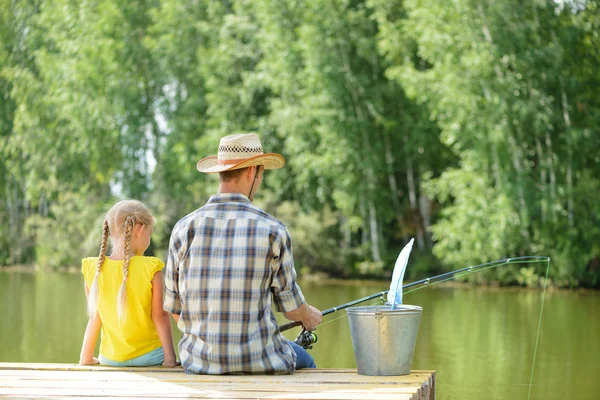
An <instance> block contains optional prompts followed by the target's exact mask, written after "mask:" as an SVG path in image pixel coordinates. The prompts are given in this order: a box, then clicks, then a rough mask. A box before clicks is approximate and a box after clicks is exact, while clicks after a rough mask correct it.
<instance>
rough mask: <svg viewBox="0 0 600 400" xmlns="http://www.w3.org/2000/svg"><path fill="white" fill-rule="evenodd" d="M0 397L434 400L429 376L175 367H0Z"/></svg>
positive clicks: (422, 373) (418, 373)
mask: <svg viewBox="0 0 600 400" xmlns="http://www.w3.org/2000/svg"><path fill="white" fill-rule="evenodd" d="M0 396H10V397H23V398H38V397H44V398H71V397H73V398H75V397H78V398H85V399H96V398H98V399H105V400H106V399H107V398H123V399H144V400H150V399H154V398H164V397H173V398H192V399H205V398H239V399H249V398H264V399H290V398H296V399H307V400H308V399H311V400H312V399H324V398H331V399H340V400H342V399H360V400H365V399H382V400H383V399H385V400H387V399H426V400H432V399H435V373H434V371H414V372H412V373H411V374H410V375H403V376H364V375H358V374H357V373H356V370H350V369H327V370H324V369H321V370H319V369H317V370H301V371H297V372H296V373H295V374H293V375H270V376H267V375H220V376H219V375H187V374H185V373H183V370H182V369H181V368H163V367H155V368H113V367H105V366H97V365H96V366H79V365H73V364H19V363H0Z"/></svg>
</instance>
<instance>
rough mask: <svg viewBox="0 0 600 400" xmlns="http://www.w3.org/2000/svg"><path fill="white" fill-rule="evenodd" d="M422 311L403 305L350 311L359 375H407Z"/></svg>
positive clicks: (368, 307) (370, 307) (415, 307)
mask: <svg viewBox="0 0 600 400" xmlns="http://www.w3.org/2000/svg"><path fill="white" fill-rule="evenodd" d="M422 311H423V309H422V308H421V307H419V306H411V305H406V304H401V305H398V306H396V309H395V310H392V307H391V306H366V307H352V308H348V309H347V310H346V312H347V313H348V322H349V323H350V335H351V336H352V346H353V347H354V357H355V358H356V368H357V369H358V373H359V374H360V375H408V374H410V367H411V365H412V358H413V353H414V351H415V344H416V343H417V333H418V332H419V323H420V322H421V313H422Z"/></svg>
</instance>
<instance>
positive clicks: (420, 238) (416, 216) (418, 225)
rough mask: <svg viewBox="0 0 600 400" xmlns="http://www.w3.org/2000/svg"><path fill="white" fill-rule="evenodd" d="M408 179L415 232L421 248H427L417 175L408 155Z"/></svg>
mask: <svg viewBox="0 0 600 400" xmlns="http://www.w3.org/2000/svg"><path fill="white" fill-rule="evenodd" d="M406 180H407V182H408V200H409V202H410V209H411V214H412V218H413V223H414V226H415V232H416V235H417V246H418V247H419V250H421V251H423V250H424V249H425V241H424V239H423V228H422V226H421V221H420V218H419V206H418V204H417V194H416V187H415V177H414V171H413V166H412V161H411V159H410V157H409V156H408V155H407V156H406Z"/></svg>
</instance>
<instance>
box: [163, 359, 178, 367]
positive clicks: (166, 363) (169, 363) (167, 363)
mask: <svg viewBox="0 0 600 400" xmlns="http://www.w3.org/2000/svg"><path fill="white" fill-rule="evenodd" d="M161 365H162V366H163V367H177V366H179V365H181V363H180V362H179V361H177V360H173V361H167V360H165V361H164V362H163V363H162V364H161Z"/></svg>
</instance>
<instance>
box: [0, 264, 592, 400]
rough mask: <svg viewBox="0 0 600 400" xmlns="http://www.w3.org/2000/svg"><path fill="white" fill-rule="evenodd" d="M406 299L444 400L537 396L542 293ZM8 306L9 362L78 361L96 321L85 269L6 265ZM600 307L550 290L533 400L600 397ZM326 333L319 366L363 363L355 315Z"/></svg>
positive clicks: (478, 291) (433, 292)
mask: <svg viewBox="0 0 600 400" xmlns="http://www.w3.org/2000/svg"><path fill="white" fill-rule="evenodd" d="M388 284H389V283H388ZM385 285H386V282H381V283H374V282H363V283H360V284H351V283H350V284H337V283H331V282H329V283H327V282H312V281H310V282H308V281H307V282H301V286H302V288H303V292H304V294H305V296H306V298H307V300H308V301H309V302H310V303H311V304H313V305H315V306H316V307H319V308H321V309H327V308H330V307H333V306H337V305H340V304H343V303H345V302H348V301H350V300H354V299H357V298H360V297H364V296H367V295H370V294H373V293H377V292H380V291H382V290H385V289H386V287H385ZM404 302H405V303H406V304H415V305H419V306H421V307H423V315H422V319H421V326H420V328H419V336H418V339H417V348H416V350H415V355H414V359H413V366H412V367H413V369H435V370H436V377H437V398H438V399H441V400H445V399H511V400H515V399H527V398H528V395H529V391H530V385H529V383H530V379H531V376H532V375H531V372H532V361H533V358H534V350H535V343H536V336H537V333H538V322H539V316H540V308H541V305H542V292H541V291H533V290H524V289H490V288H470V287H467V288H464V287H463V288H455V287H442V286H439V287H429V288H425V289H422V290H419V291H416V292H414V293H410V294H408V295H406V296H405V299H404ZM372 303H373V302H369V303H366V304H372ZM0 306H1V310H2V322H1V325H0V361H2V362H8V361H12V362H66V363H76V362H77V361H78V359H79V350H80V345H81V339H82V336H83V331H84V329H85V324H86V321H87V318H86V315H85V295H84V294H83V280H82V278H81V276H80V275H79V274H68V273H24V272H4V271H1V272H0ZM599 311H600V293H598V292H593V291H577V292H572V291H549V292H547V293H546V297H545V301H544V313H543V319H542V323H541V327H540V331H539V332H540V333H539V343H538V347H537V355H536V362H535V369H534V374H533V384H532V385H531V398H532V399H564V398H569V399H598V398H600V379H599V378H600V363H599V356H600V312H599ZM281 321H283V320H281ZM174 329H175V330H176V328H174ZM297 332H298V330H297V329H295V330H293V331H289V332H287V333H286V336H288V338H290V339H293V338H294V335H295V334H297ZM176 333H177V332H176ZM316 333H317V334H318V336H319V340H318V343H316V344H315V346H314V349H313V350H310V351H311V353H312V354H313V356H314V357H315V360H316V362H317V365H318V366H319V367H323V368H354V367H355V366H356V363H355V360H354V353H353V349H352V342H351V338H350V331H349V328H348V320H347V317H346V313H345V311H338V312H336V313H333V314H331V315H329V316H326V317H324V319H323V324H322V325H321V326H320V327H319V328H318V329H317V331H316ZM178 338H179V335H177V334H176V339H178Z"/></svg>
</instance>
